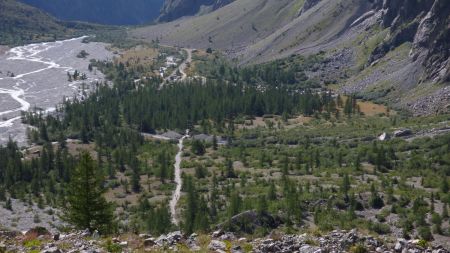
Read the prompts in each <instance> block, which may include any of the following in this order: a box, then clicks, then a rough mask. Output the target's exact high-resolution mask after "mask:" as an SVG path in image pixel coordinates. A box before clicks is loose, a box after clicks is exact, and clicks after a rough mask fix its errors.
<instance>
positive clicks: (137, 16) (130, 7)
mask: <svg viewBox="0 0 450 253" xmlns="http://www.w3.org/2000/svg"><path fill="white" fill-rule="evenodd" d="M21 1H22V2H23V3H26V4H29V5H31V6H34V7H37V8H40V9H42V10H44V11H46V12H48V13H50V14H51V15H53V16H55V17H57V18H59V19H61V20H72V21H86V22H91V23H99V24H104V25H142V24H145V23H150V22H153V20H154V19H156V18H157V17H158V16H159V13H160V9H161V7H162V4H163V1H164V0H115V1H108V0H88V1H86V0H76V1H71V0H21Z"/></svg>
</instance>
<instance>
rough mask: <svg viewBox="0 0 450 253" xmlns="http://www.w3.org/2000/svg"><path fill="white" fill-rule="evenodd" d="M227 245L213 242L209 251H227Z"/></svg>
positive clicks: (209, 246)
mask: <svg viewBox="0 0 450 253" xmlns="http://www.w3.org/2000/svg"><path fill="white" fill-rule="evenodd" d="M226 247H227V245H226V244H225V243H224V242H222V241H219V240H212V241H211V242H210V243H209V245H208V249H209V250H212V251H219V250H223V251H224V250H226Z"/></svg>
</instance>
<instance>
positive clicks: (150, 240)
mask: <svg viewBox="0 0 450 253" xmlns="http://www.w3.org/2000/svg"><path fill="white" fill-rule="evenodd" d="M155 245H156V242H155V239H154V238H147V239H145V240H144V246H145V247H152V246H155Z"/></svg>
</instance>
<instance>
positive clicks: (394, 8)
mask: <svg viewBox="0 0 450 253" xmlns="http://www.w3.org/2000/svg"><path fill="white" fill-rule="evenodd" d="M130 36H131V37H134V38H137V39H144V40H159V41H160V42H161V43H163V44H172V45H179V46H185V47H195V48H208V47H211V48H213V49H218V50H221V51H223V52H225V53H226V54H227V55H228V56H229V57H230V58H235V59H237V60H238V62H240V63H241V64H254V63H261V62H267V61H272V60H274V59H280V58H286V57H289V56H291V55H296V54H302V55H308V54H316V53H319V52H324V53H325V56H326V58H327V60H326V62H324V63H323V64H322V66H319V67H318V69H317V71H316V73H310V74H311V75H314V76H317V77H318V78H320V80H321V81H322V82H323V83H324V84H326V85H328V84H333V85H334V86H335V87H336V89H338V90H340V91H341V92H345V93H356V94H359V95H360V96H361V97H365V98H368V99H372V100H376V101H379V102H383V103H387V104H389V105H392V106H394V107H400V108H407V109H409V110H411V111H412V112H413V113H414V114H432V113H436V112H441V111H450V85H449V83H450V60H449V58H450V1H448V0H293V1H288V0H277V1H271V0H236V1H234V2H232V3H230V4H228V5H226V6H224V7H222V8H219V9H218V10H216V11H213V12H211V13H208V14H205V15H200V16H196V17H189V18H184V19H182V20H175V21H172V22H169V23H165V24H159V25H156V26H148V27H142V28H139V29H135V30H132V31H131V32H130Z"/></svg>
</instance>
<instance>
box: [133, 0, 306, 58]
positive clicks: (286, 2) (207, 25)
mask: <svg viewBox="0 0 450 253" xmlns="http://www.w3.org/2000/svg"><path fill="white" fill-rule="evenodd" d="M302 4H303V0H294V1H293V0H277V1H272V0H236V1H234V2H232V3H230V4H228V5H226V6H224V7H222V8H219V9H218V10H216V11H214V12H212V13H208V14H205V15H201V16H196V17H190V18H184V19H181V20H175V21H172V22H169V23H163V24H159V25H156V26H147V27H143V28H139V29H136V30H134V31H132V32H131V35H132V36H135V37H136V38H140V39H146V40H152V39H153V40H156V39H159V40H160V41H161V42H162V43H167V44H179V45H184V46H187V47H197V48H208V47H212V48H216V49H222V50H238V49H240V48H241V47H245V46H247V45H250V44H253V43H255V42H257V41H259V40H261V39H263V38H265V37H267V36H269V35H270V34H273V33H274V32H275V31H277V30H278V29H280V28H281V27H283V26H284V25H286V24H288V23H289V22H290V21H291V20H292V19H293V18H295V17H296V16H297V15H298V13H299V11H300V9H301V7H302Z"/></svg>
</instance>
